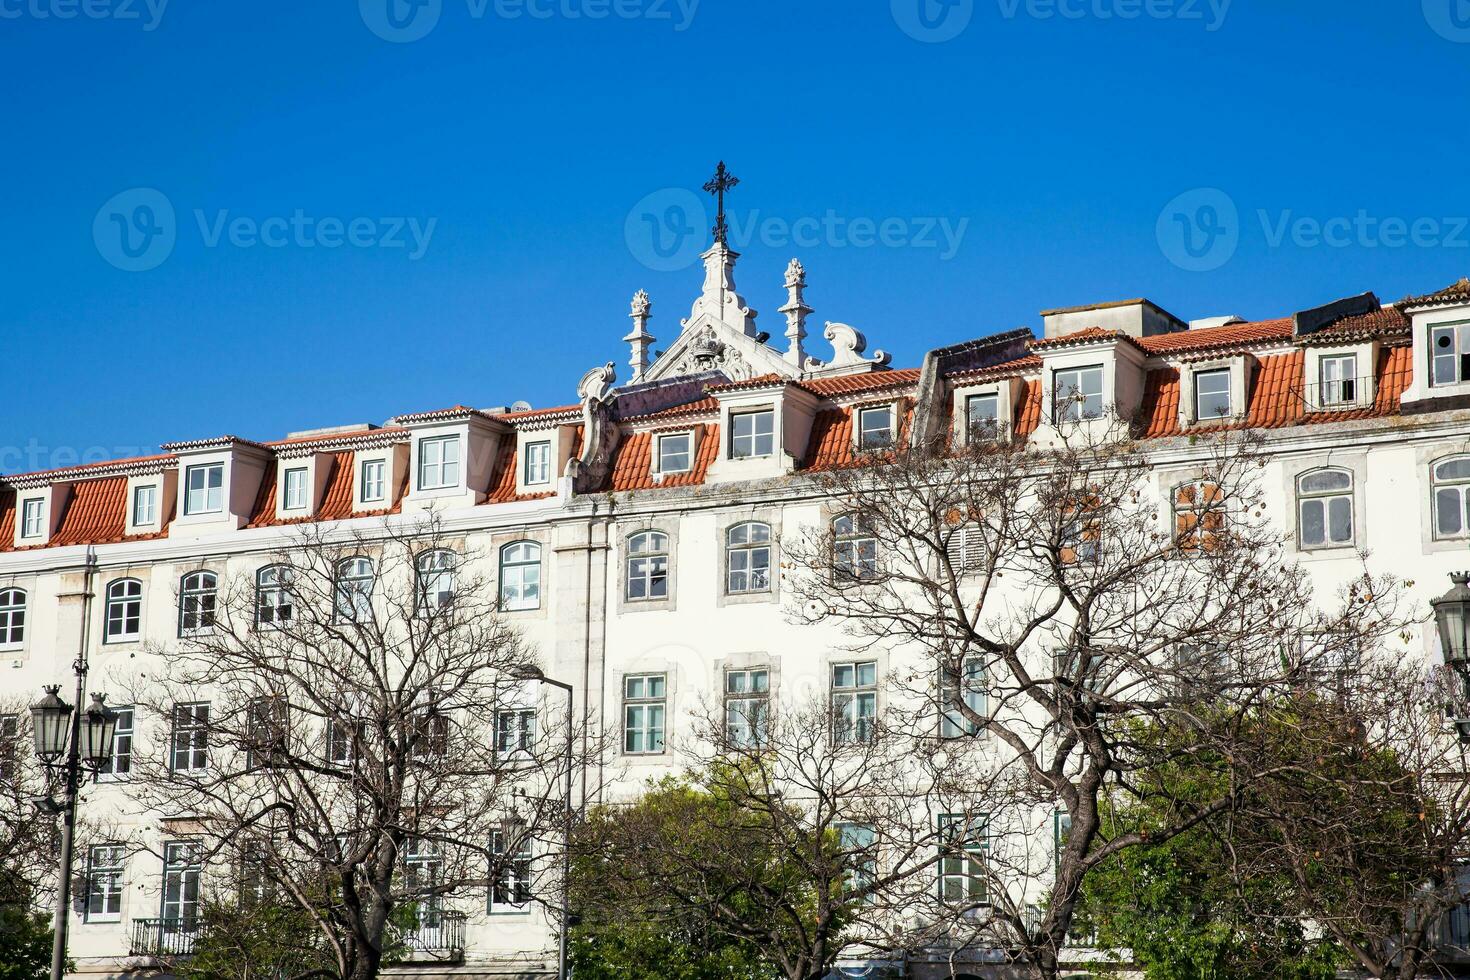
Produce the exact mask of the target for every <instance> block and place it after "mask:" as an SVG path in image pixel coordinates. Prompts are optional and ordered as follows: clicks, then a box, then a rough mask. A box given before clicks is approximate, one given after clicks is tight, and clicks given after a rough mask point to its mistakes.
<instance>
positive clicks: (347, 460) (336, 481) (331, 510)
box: [245, 450, 408, 527]
mask: <svg viewBox="0 0 1470 980" xmlns="http://www.w3.org/2000/svg"><path fill="white" fill-rule="evenodd" d="M329 465H330V466H331V467H332V472H331V474H330V475H328V476H327V486H326V489H325V490H323V491H322V500H321V503H320V504H318V505H317V509H316V513H315V514H313V515H312V516H311V517H287V518H278V517H276V492H277V491H276V467H274V466H271V467H268V468H267V469H266V474H265V479H263V480H261V481H260V490H259V491H257V492H256V494H255V506H254V507H253V508H252V509H251V513H250V520H249V521H247V522H246V524H245V526H246V527H282V526H285V525H288V524H307V523H310V522H313V521H342V520H346V519H347V518H349V517H377V516H381V515H383V514H396V513H398V512H399V511H400V510H401V509H402V507H403V495H404V493H406V492H407V491H408V474H406V473H405V474H404V477H403V482H402V483H401V484H399V486H398V493H397V496H395V497H394V498H393V502H392V504H391V506H388V507H384V508H381V509H378V510H370V511H356V512H354V511H353V509H352V504H353V500H354V496H353V492H354V484H353V477H354V475H355V474H354V473H353V468H352V466H353V454H352V452H351V451H350V450H349V451H347V452H340V453H333V454H332V461H331V463H330V464H329Z"/></svg>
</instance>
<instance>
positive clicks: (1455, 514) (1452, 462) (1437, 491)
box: [1434, 456, 1470, 538]
mask: <svg viewBox="0 0 1470 980" xmlns="http://www.w3.org/2000/svg"><path fill="white" fill-rule="evenodd" d="M1434 536H1435V537H1436V538H1464V537H1470V456H1456V457H1455V458H1454V459H1446V460H1441V461H1440V462H1438V463H1435V464H1434Z"/></svg>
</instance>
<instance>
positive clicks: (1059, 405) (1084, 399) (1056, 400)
mask: <svg viewBox="0 0 1470 980" xmlns="http://www.w3.org/2000/svg"><path fill="white" fill-rule="evenodd" d="M1051 391H1052V420H1053V421H1054V422H1056V423H1057V424H1061V423H1063V422H1081V421H1084V420H1087V419H1097V418H1102V414H1103V369H1102V365H1101V364H1093V365H1090V366H1088V367H1078V368H1067V369H1065V370H1061V371H1057V372H1055V373H1053V374H1052V389H1051Z"/></svg>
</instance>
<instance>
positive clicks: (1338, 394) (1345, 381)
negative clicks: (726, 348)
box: [1317, 354, 1358, 408]
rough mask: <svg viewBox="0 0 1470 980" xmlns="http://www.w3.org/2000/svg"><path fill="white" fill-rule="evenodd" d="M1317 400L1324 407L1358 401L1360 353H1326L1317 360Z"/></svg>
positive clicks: (1352, 403)
mask: <svg viewBox="0 0 1470 980" xmlns="http://www.w3.org/2000/svg"><path fill="white" fill-rule="evenodd" d="M1317 401H1318V402H1319V404H1321V405H1322V407H1324V408H1328V407H1331V406H1335V405H1355V404H1357V401H1358V355H1356V354H1326V355H1323V356H1322V357H1321V358H1319V359H1318V361H1317Z"/></svg>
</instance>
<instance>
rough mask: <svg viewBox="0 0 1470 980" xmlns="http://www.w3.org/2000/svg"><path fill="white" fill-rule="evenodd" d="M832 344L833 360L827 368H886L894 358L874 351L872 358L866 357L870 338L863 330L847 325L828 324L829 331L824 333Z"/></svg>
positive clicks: (882, 352) (826, 330) (828, 363)
mask: <svg viewBox="0 0 1470 980" xmlns="http://www.w3.org/2000/svg"><path fill="white" fill-rule="evenodd" d="M822 336H823V337H826V338H827V340H828V341H829V342H831V344H832V360H830V361H828V362H827V364H826V366H827V367H829V368H845V367H867V366H870V365H877V366H878V367H886V366H887V364H888V362H889V361H891V360H893V356H892V355H890V354H888V353H886V352H884V351H881V350H879V351H874V352H873V356H872V357H864V356H863V353H864V352H865V351H866V350H867V349H868V338H866V337H864V336H863V334H862V331H861V330H858V329H857V328H856V327H850V326H848V325H847V324H845V323H828V324H827V329H825V330H823V331H822Z"/></svg>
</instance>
